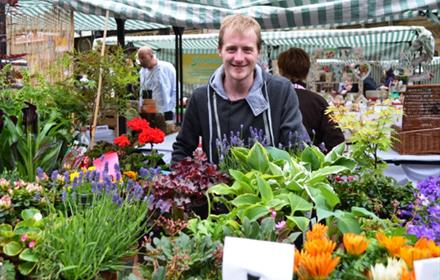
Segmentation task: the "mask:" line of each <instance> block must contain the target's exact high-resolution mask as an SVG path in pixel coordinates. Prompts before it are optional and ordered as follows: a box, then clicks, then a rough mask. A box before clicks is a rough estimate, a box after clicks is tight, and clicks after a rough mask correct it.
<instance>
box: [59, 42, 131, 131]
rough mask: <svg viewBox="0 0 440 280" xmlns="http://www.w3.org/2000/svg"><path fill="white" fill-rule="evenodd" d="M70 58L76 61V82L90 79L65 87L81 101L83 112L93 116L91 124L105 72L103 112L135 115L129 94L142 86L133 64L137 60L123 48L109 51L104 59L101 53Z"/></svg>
mask: <svg viewBox="0 0 440 280" xmlns="http://www.w3.org/2000/svg"><path fill="white" fill-rule="evenodd" d="M69 58H70V60H71V61H72V60H73V61H74V69H73V70H74V73H73V77H74V78H75V77H78V76H80V75H87V79H88V82H81V81H73V82H72V81H70V82H69V83H70V84H69V83H67V82H66V83H65V84H66V85H69V88H71V89H72V90H74V91H75V92H76V94H77V96H78V97H79V98H80V100H81V102H82V105H83V106H84V107H83V110H84V111H85V112H88V113H89V115H88V116H86V118H87V119H88V120H89V122H90V123H91V117H92V115H91V114H92V112H93V111H94V104H95V98H96V92H97V87H98V80H99V74H100V69H102V96H101V102H100V110H99V112H101V113H102V112H104V111H105V110H108V109H111V108H117V110H118V112H119V114H121V115H123V116H127V114H131V113H132V112H130V108H131V107H130V102H129V101H130V99H132V94H131V93H130V92H129V91H128V90H127V87H128V86H129V85H136V84H137V83H138V78H139V74H138V70H137V69H136V67H134V66H133V65H131V63H130V62H131V61H132V60H133V58H132V57H129V56H128V55H126V54H124V52H123V50H122V48H120V47H115V48H112V49H111V50H107V53H106V55H104V56H103V57H101V55H100V53H99V52H98V51H96V50H90V51H87V52H76V53H71V54H70V57H69ZM131 110H134V109H131ZM136 110H137V109H136ZM83 121H84V120H83ZM84 123H88V122H87V121H85V122H84Z"/></svg>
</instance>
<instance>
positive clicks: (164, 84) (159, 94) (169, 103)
mask: <svg viewBox="0 0 440 280" xmlns="http://www.w3.org/2000/svg"><path fill="white" fill-rule="evenodd" d="M137 56H138V59H139V63H140V65H141V66H142V69H141V70H140V71H139V75H140V94H139V108H138V109H139V112H140V111H141V108H142V103H143V98H144V95H145V94H146V93H151V96H148V94H147V96H146V97H145V98H152V99H154V100H155V101H156V108H157V111H158V112H159V113H162V114H164V118H165V121H173V119H174V112H175V108H176V69H175V68H174V66H173V65H172V64H171V63H169V62H166V61H161V60H159V59H157V58H156V57H155V55H154V53H153V50H152V49H151V48H150V47H148V46H144V47H141V48H139V51H138V54H137Z"/></svg>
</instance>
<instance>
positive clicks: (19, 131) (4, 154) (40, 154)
mask: <svg viewBox="0 0 440 280" xmlns="http://www.w3.org/2000/svg"><path fill="white" fill-rule="evenodd" d="M67 138H68V136H67V131H65V130H63V129H62V125H61V124H59V123H57V122H56V121H55V120H54V119H52V120H49V121H47V122H46V123H44V125H38V126H37V132H36V133H35V134H34V133H33V132H32V131H31V128H30V127H28V128H27V129H25V128H23V120H22V118H20V117H19V118H18V123H17V124H14V123H13V122H12V121H11V120H10V119H9V118H5V119H4V127H3V130H2V131H1V133H0V140H1V144H0V145H1V146H0V157H1V159H2V163H3V165H2V166H0V168H2V170H4V169H7V170H14V169H15V168H16V169H17V171H18V174H19V175H20V177H21V178H23V179H26V180H28V181H34V180H35V175H36V170H37V167H41V168H42V169H43V170H47V171H49V170H52V169H54V168H56V167H57V164H58V163H59V161H60V152H61V150H62V147H63V140H65V139H67Z"/></svg>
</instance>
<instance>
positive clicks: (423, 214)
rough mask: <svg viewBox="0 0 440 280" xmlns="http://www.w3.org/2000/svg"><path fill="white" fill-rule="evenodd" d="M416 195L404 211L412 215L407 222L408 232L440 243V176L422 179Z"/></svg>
mask: <svg viewBox="0 0 440 280" xmlns="http://www.w3.org/2000/svg"><path fill="white" fill-rule="evenodd" d="M414 197H415V201H414V203H413V204H412V205H410V207H408V209H403V211H402V212H403V213H405V212H406V213H409V214H410V215H411V216H412V219H411V220H410V221H409V222H408V223H407V224H406V227H407V229H408V233H410V234H414V235H416V236H417V237H418V238H420V237H426V238H428V239H431V240H434V241H435V242H437V243H440V177H428V178H426V179H425V180H423V181H420V182H419V183H418V184H417V187H416V190H415V192H414Z"/></svg>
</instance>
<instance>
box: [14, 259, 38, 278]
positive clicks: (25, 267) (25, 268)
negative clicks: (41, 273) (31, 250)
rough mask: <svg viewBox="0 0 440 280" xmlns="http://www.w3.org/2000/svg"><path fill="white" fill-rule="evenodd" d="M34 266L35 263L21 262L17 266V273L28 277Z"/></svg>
mask: <svg viewBox="0 0 440 280" xmlns="http://www.w3.org/2000/svg"><path fill="white" fill-rule="evenodd" d="M36 266H37V263H36V262H22V263H19V264H18V271H20V273H21V274H23V275H29V274H30V273H31V272H32V270H33V269H34V268H35V267H36Z"/></svg>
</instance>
